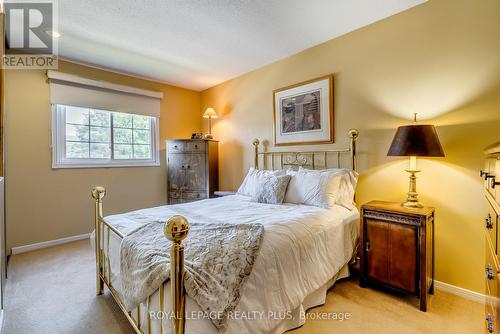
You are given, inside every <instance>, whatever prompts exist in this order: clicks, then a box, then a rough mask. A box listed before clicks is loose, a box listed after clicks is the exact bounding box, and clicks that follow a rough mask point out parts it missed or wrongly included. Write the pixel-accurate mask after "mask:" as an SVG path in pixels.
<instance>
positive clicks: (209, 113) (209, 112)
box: [203, 108, 218, 118]
mask: <svg viewBox="0 0 500 334" xmlns="http://www.w3.org/2000/svg"><path fill="white" fill-rule="evenodd" d="M217 117H218V116H217V113H216V112H215V109H214V108H207V110H205V112H204V113H203V118H217Z"/></svg>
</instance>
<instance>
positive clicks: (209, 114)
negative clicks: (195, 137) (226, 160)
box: [203, 108, 219, 139]
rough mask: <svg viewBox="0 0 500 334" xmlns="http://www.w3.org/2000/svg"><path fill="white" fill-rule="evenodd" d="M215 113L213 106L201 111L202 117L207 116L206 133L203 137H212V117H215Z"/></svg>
mask: <svg viewBox="0 0 500 334" xmlns="http://www.w3.org/2000/svg"><path fill="white" fill-rule="evenodd" d="M217 117H219V116H217V113H216V112H215V109H214V108H207V110H205V112H204V113H203V118H208V134H207V135H205V138H208V139H212V138H213V136H212V118H217Z"/></svg>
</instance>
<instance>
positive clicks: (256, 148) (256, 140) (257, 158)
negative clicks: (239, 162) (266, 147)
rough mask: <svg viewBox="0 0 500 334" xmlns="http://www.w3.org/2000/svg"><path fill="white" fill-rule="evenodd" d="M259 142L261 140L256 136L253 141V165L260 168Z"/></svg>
mask: <svg viewBox="0 0 500 334" xmlns="http://www.w3.org/2000/svg"><path fill="white" fill-rule="evenodd" d="M259 143H260V142H259V140H258V139H257V138H255V139H254V140H253V142H252V144H253V146H254V149H255V157H254V161H253V165H254V167H255V169H259Z"/></svg>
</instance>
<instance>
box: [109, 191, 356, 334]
mask: <svg viewBox="0 0 500 334" xmlns="http://www.w3.org/2000/svg"><path fill="white" fill-rule="evenodd" d="M179 212H181V213H182V214H183V215H184V216H186V218H187V219H188V220H189V218H190V213H192V215H193V217H198V216H204V217H209V218H213V219H214V220H218V221H227V222H229V223H235V224H236V223H238V224H246V223H261V224H262V225H263V226H264V229H265V232H264V238H263V241H262V245H261V249H260V251H259V255H258V256H257V259H256V262H255V264H254V267H253V270H252V273H251V274H250V276H249V277H248V280H247V282H246V283H245V284H244V286H243V290H242V297H241V300H240V302H239V305H238V306H237V308H236V309H235V310H234V312H233V313H232V315H231V316H230V317H229V320H228V329H227V331H226V333H248V334H253V333H283V332H285V331H287V330H289V329H292V328H295V327H298V326H301V325H302V324H304V317H303V314H304V312H305V310H307V309H308V308H310V307H314V306H318V305H321V304H323V303H324V302H325V297H326V293H327V290H328V289H329V288H330V287H331V286H332V285H333V283H334V282H335V281H336V280H337V279H340V278H343V277H346V276H348V275H349V272H348V266H347V264H348V262H349V261H350V259H351V258H352V256H353V253H354V249H355V247H356V244H357V240H358V235H359V225H358V224H359V223H358V222H359V212H358V211H357V210H356V209H354V210H348V209H346V208H344V207H340V206H335V207H333V208H332V209H329V210H326V209H322V208H318V207H314V206H307V205H296V204H283V205H272V204H261V203H255V202H252V201H250V199H249V198H248V197H246V196H241V195H233V196H226V197H221V198H216V199H208V200H202V201H197V202H192V203H186V204H179V205H169V206H161V207H156V208H150V209H143V210H139V211H133V212H129V213H125V214H119V215H113V216H108V217H105V218H104V220H105V221H106V223H108V224H111V225H113V226H114V227H115V228H117V229H118V230H119V231H120V232H121V233H122V234H124V235H127V234H128V233H130V232H131V231H133V230H135V229H137V228H138V227H140V226H141V225H143V224H145V223H146V222H145V221H141V220H140V219H137V217H139V216H141V217H143V216H144V215H146V216H149V217H153V219H158V220H162V221H165V220H166V219H168V217H170V216H172V215H174V214H177V213H179ZM137 213H140V215H137ZM149 221H151V220H150V219H148V222H149ZM102 233H103V238H104V240H105V242H104V243H103V251H104V253H105V254H106V257H107V259H108V261H107V263H105V274H106V275H107V276H109V280H110V282H111V284H112V286H113V287H114V288H115V290H117V292H118V293H120V288H121V282H120V244H121V237H120V236H118V235H117V234H115V233H114V232H113V231H108V229H104V230H103V231H102ZM108 241H109V242H108ZM163 293H164V296H163V300H164V303H163V304H164V306H163V310H164V311H166V312H169V311H170V310H171V307H170V305H171V298H170V281H168V282H166V283H165V284H164V289H163ZM159 305H160V297H159V291H156V292H155V293H154V294H153V295H152V296H150V297H149V298H148V300H145V301H144V303H143V304H141V306H140V307H139V308H138V309H136V310H134V311H133V312H132V315H133V317H134V318H135V319H138V318H140V319H142V321H140V322H141V328H142V329H143V330H144V332H145V333H147V332H149V331H148V330H149V329H150V330H151V331H150V332H151V333H161V332H162V331H163V332H164V333H169V332H170V328H171V321H170V319H168V317H164V316H162V314H160V313H155V312H156V311H159V310H160V306H159ZM148 306H149V307H148ZM148 309H149V315H152V319H151V321H150V322H149V326H150V328H149V329H148V328H147V326H148V325H147V323H148V322H146V321H144V319H146V317H147V316H148V312H147V310H148ZM186 314H187V320H186V332H187V333H195V334H196V333H217V329H216V328H215V327H214V326H213V325H212V322H211V321H210V319H209V318H207V317H206V314H205V315H202V314H203V313H202V312H201V309H200V308H199V306H198V305H197V304H196V302H194V301H193V300H192V299H191V298H189V296H188V297H187V298H186ZM162 318H163V319H162ZM160 323H161V324H160Z"/></svg>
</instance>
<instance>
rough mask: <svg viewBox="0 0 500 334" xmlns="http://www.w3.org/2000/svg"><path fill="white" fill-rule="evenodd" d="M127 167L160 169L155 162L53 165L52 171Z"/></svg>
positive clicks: (158, 163)
mask: <svg viewBox="0 0 500 334" xmlns="http://www.w3.org/2000/svg"><path fill="white" fill-rule="evenodd" d="M127 167H160V162H157V161H148V162H145V161H137V162H124V163H109V162H108V163H53V164H52V169H75V168H127Z"/></svg>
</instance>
